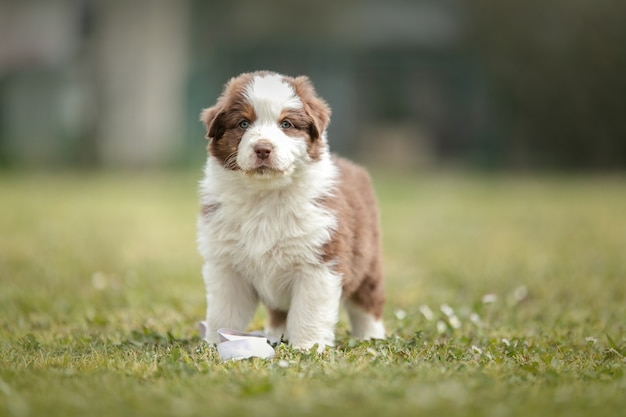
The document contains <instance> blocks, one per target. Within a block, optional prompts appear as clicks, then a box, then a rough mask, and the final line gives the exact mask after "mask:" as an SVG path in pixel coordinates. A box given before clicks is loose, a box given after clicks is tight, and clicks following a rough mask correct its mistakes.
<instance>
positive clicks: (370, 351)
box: [367, 347, 378, 357]
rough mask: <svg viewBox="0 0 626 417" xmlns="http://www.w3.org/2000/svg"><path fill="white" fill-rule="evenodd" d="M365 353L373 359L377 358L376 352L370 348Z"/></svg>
mask: <svg viewBox="0 0 626 417" xmlns="http://www.w3.org/2000/svg"><path fill="white" fill-rule="evenodd" d="M367 353H368V354H369V355H371V356H373V357H376V356H378V352H376V351H375V350H374V349H372V348H371V347H370V348H367Z"/></svg>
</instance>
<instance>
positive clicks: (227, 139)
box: [200, 73, 256, 170]
mask: <svg viewBox="0 0 626 417" xmlns="http://www.w3.org/2000/svg"><path fill="white" fill-rule="evenodd" d="M254 75H255V74H253V73H246V74H242V75H240V76H238V77H235V78H231V79H230V81H228V83H226V85H225V86H224V91H223V92H222V95H221V96H220V97H219V98H218V100H217V103H216V104H215V106H213V107H210V108H208V109H204V110H203V111H202V113H201V114H200V120H201V121H202V122H203V123H204V125H205V127H206V129H207V134H206V138H207V139H209V145H208V151H209V154H210V155H211V156H213V157H215V158H216V159H218V160H219V161H220V162H221V163H222V165H223V166H224V167H225V168H228V169H232V170H238V169H240V168H239V166H238V165H237V148H238V146H239V142H240V141H241V137H242V136H243V134H244V133H245V129H242V128H241V127H239V124H240V123H241V122H242V121H243V120H247V121H248V122H249V123H253V122H254V120H255V119H256V114H255V112H254V108H253V106H252V105H251V104H250V103H249V102H248V101H247V99H246V96H245V89H246V87H247V86H248V84H250V82H251V81H252V79H253V77H254Z"/></svg>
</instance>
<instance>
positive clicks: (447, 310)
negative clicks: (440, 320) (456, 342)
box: [439, 304, 454, 317]
mask: <svg viewBox="0 0 626 417" xmlns="http://www.w3.org/2000/svg"><path fill="white" fill-rule="evenodd" d="M439 309H440V310H441V312H442V313H443V314H445V315H446V316H448V317H452V316H454V309H453V308H452V307H450V306H449V305H447V304H442V305H441V307H439Z"/></svg>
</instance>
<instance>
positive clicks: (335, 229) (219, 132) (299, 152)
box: [198, 72, 385, 351]
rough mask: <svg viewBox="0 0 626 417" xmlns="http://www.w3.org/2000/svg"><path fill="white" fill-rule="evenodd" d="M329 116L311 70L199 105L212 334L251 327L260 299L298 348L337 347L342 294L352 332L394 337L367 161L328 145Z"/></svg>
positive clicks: (250, 83) (258, 77) (237, 81)
mask: <svg viewBox="0 0 626 417" xmlns="http://www.w3.org/2000/svg"><path fill="white" fill-rule="evenodd" d="M330 113H331V112H330V108H329V107H328V105H327V104H326V102H325V101H324V100H322V99H321V98H319V97H318V96H317V94H316V92H315V90H314V88H313V86H312V85H311V82H310V81H309V79H308V78H307V77H297V78H291V77H287V76H284V75H280V74H276V73H273V72H255V73H246V74H242V75H240V76H238V77H235V78H232V79H231V80H230V81H229V82H228V83H227V84H226V86H225V87H224V91H223V93H222V95H221V96H220V97H219V99H218V100H217V104H215V105H214V106H213V107H210V108H208V109H205V110H204V111H202V114H201V120H202V122H203V123H204V124H205V126H206V129H207V135H206V137H207V138H208V140H209V144H208V159H207V162H206V166H205V169H204V178H203V179H202V181H201V183H200V204H201V214H200V217H199V221H198V241H199V250H200V253H201V255H202V256H203V258H204V266H203V269H202V274H203V277H204V283H205V285H206V293H207V304H208V308H207V317H206V320H207V321H206V323H207V332H206V340H207V341H208V342H209V343H216V342H217V341H218V335H217V330H218V329H219V328H221V327H227V328H233V329H237V330H245V329H246V327H247V326H248V325H249V322H250V321H251V319H252V317H253V315H254V313H255V310H256V308H257V304H258V302H259V301H261V302H262V303H263V304H264V305H265V306H266V307H267V310H268V322H267V326H266V329H265V331H266V332H267V333H268V334H269V335H270V336H271V337H274V338H279V339H280V338H282V339H283V340H288V341H289V343H290V344H291V345H292V346H294V347H295V348H299V349H309V348H311V347H312V346H314V345H316V344H317V345H318V350H319V351H321V350H323V349H324V347H325V346H330V345H333V343H334V339H335V334H334V328H335V324H336V323H337V320H338V314H339V306H340V304H341V303H342V301H343V304H344V305H345V307H346V309H347V312H348V315H349V317H350V322H351V327H352V335H353V336H355V337H357V338H361V339H371V338H377V339H379V338H384V337H385V330H384V327H383V322H382V319H381V316H382V312H383V304H384V300H385V294H384V289H383V273H382V265H381V248H380V229H379V224H378V211H377V208H376V199H375V196H374V191H373V189H372V185H371V182H370V179H369V176H368V174H367V173H366V172H365V170H364V169H363V168H360V167H358V166H356V165H354V164H353V163H351V162H349V161H347V160H345V159H341V158H339V157H336V156H333V155H331V153H330V152H329V150H328V142H327V138H326V127H327V126H328V123H329V121H330Z"/></svg>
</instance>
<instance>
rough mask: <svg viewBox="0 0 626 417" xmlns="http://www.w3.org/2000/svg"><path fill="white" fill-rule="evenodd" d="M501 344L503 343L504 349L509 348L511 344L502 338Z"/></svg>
mask: <svg viewBox="0 0 626 417" xmlns="http://www.w3.org/2000/svg"><path fill="white" fill-rule="evenodd" d="M502 343H503V344H504V345H505V346H506V347H509V346H511V342H509V339H507V338H506V337H503V338H502Z"/></svg>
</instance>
